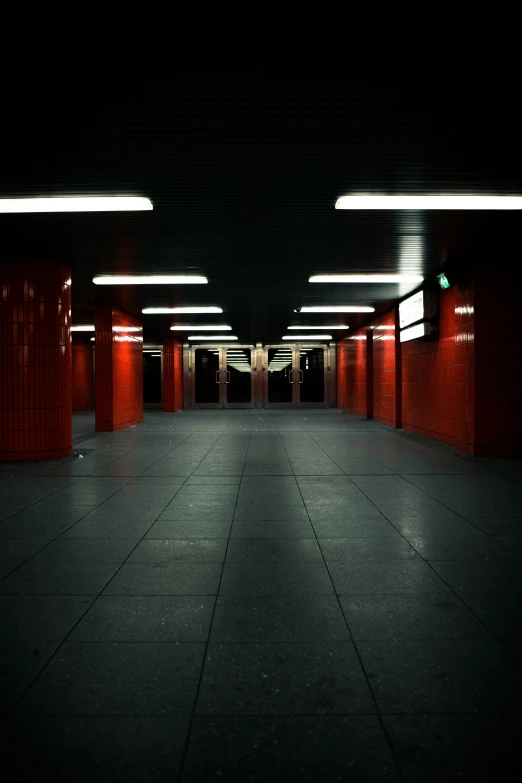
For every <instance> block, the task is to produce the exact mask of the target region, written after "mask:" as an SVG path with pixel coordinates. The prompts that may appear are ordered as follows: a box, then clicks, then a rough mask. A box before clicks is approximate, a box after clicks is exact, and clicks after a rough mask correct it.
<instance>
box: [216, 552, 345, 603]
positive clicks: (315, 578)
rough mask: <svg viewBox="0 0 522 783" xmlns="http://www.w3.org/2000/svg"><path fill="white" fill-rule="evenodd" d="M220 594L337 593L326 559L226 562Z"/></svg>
mask: <svg viewBox="0 0 522 783" xmlns="http://www.w3.org/2000/svg"><path fill="white" fill-rule="evenodd" d="M219 593H220V595H269V594H272V593H278V594H281V593H282V594H286V595H289V594H292V593H323V594H328V593H333V587H332V582H331V580H330V577H329V575H328V571H327V570H326V567H325V565H324V563H321V562H307V561H295V560H291V561H288V562H268V563H267V562H260V563H257V564H256V567H255V568H253V567H252V563H250V562H246V563H231V562H226V563H225V566H224V569H223V578H222V580H221V586H220V588H219Z"/></svg>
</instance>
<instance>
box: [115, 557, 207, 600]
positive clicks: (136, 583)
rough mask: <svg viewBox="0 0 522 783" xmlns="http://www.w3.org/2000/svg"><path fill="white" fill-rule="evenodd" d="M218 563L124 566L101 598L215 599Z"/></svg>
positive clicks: (127, 564)
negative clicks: (203, 596)
mask: <svg viewBox="0 0 522 783" xmlns="http://www.w3.org/2000/svg"><path fill="white" fill-rule="evenodd" d="M221 572H222V565H221V563H175V564H170V563H126V564H124V565H123V566H122V567H121V568H120V570H119V571H118V573H117V574H116V576H115V577H114V579H113V580H112V581H111V582H110V583H109V585H108V586H107V587H106V588H105V591H104V593H105V595H215V594H216V593H217V590H218V585H219V580H220V577H221Z"/></svg>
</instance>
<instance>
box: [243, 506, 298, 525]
mask: <svg viewBox="0 0 522 783" xmlns="http://www.w3.org/2000/svg"><path fill="white" fill-rule="evenodd" d="M236 519H244V520H246V521H250V522H255V521H264V522H284V521H287V520H288V521H291V522H308V514H307V513H306V509H305V507H304V505H303V504H302V503H301V504H298V503H296V504H294V505H283V504H279V503H274V504H268V503H238V504H237V506H236V508H235V510H234V520H236Z"/></svg>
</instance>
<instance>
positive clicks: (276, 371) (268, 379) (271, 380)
mask: <svg viewBox="0 0 522 783" xmlns="http://www.w3.org/2000/svg"><path fill="white" fill-rule="evenodd" d="M295 357H296V350H295V346H294V345H273V346H271V345H267V346H265V348H264V351H263V365H262V370H261V372H262V374H263V406H264V407H265V408H295V407H296V399H297V398H296V388H295V383H294V380H297V381H298V380H299V378H298V373H297V375H296V372H295V370H296V369H297V368H296V363H295Z"/></svg>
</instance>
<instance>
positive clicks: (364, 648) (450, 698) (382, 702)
mask: <svg viewBox="0 0 522 783" xmlns="http://www.w3.org/2000/svg"><path fill="white" fill-rule="evenodd" d="M357 648H358V650H359V653H360V655H361V660H362V664H363V667H364V669H365V671H366V673H367V675H368V680H369V683H370V687H371V688H372V691H373V693H374V694H375V698H376V699H377V704H378V706H379V708H380V710H381V711H382V712H383V713H411V712H414V713H417V712H418V713H421V714H423V713H426V714H427V713H463V712H478V711H483V712H489V711H491V710H494V709H495V708H496V707H497V706H498V704H499V703H501V702H502V700H503V697H504V692H505V689H506V687H507V684H508V683H507V682H505V679H504V674H503V672H504V664H503V654H502V649H501V647H500V645H499V644H498V643H497V642H496V641H493V640H488V639H483V640H467V639H466V640H464V639H458V640H456V639H452V640H451V641H449V640H444V641H387V642H363V641H360V642H357Z"/></svg>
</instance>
